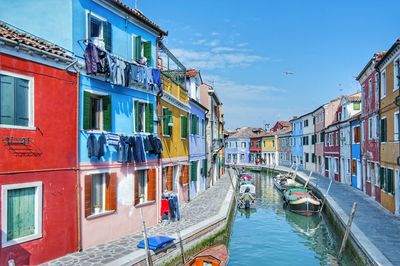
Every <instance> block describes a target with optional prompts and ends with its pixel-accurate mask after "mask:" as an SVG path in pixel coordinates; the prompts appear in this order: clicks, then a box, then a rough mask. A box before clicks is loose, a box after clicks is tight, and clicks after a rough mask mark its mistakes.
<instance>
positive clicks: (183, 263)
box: [177, 221, 185, 265]
mask: <svg viewBox="0 0 400 266" xmlns="http://www.w3.org/2000/svg"><path fill="white" fill-rule="evenodd" d="M179 225H180V221H178V226H177V234H178V239H179V246H180V249H181V258H182V265H185V253H184V250H183V243H182V237H181V231H180V229H179Z"/></svg>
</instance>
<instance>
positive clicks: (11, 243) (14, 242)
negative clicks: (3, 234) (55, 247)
mask: <svg viewBox="0 0 400 266" xmlns="http://www.w3.org/2000/svg"><path fill="white" fill-rule="evenodd" d="M39 238H42V233H38V234H34V235H29V236H24V237H20V238H17V239H13V240H9V241H7V242H6V241H4V242H3V243H2V244H1V247H2V248H5V247H10V246H14V245H18V244H21V243H24V242H28V241H32V240H35V239H39Z"/></svg>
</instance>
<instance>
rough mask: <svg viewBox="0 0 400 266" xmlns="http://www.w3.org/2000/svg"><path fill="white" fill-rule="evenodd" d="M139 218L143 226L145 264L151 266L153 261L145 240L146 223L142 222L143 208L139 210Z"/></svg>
mask: <svg viewBox="0 0 400 266" xmlns="http://www.w3.org/2000/svg"><path fill="white" fill-rule="evenodd" d="M140 216H141V217H142V224H143V238H144V249H145V250H146V264H147V266H153V261H152V260H151V255H150V251H149V243H148V240H147V230H146V223H145V222H144V218H143V208H141V209H140Z"/></svg>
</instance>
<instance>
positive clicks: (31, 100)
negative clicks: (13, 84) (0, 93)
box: [0, 70, 36, 130]
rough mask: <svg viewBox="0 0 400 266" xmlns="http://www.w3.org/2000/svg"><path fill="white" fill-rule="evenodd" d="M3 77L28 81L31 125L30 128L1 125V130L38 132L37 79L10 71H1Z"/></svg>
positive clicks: (29, 124)
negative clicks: (36, 115) (36, 126)
mask: <svg viewBox="0 0 400 266" xmlns="http://www.w3.org/2000/svg"><path fill="white" fill-rule="evenodd" d="M0 74H1V75H5V76H10V77H13V78H19V79H25V80H28V87H29V93H28V97H29V99H28V112H29V123H28V126H16V125H5V124H0V128H14V129H24V130H36V128H35V106H34V103H35V91H34V90H35V86H34V85H35V82H34V81H35V79H34V77H32V76H26V75H21V74H17V73H14V72H9V71H4V70H0Z"/></svg>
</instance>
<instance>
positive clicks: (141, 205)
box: [135, 200, 156, 208]
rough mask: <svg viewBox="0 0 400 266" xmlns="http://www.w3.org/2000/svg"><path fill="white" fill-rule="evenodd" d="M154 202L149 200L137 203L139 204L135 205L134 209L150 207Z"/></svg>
mask: <svg viewBox="0 0 400 266" xmlns="http://www.w3.org/2000/svg"><path fill="white" fill-rule="evenodd" d="M155 202H156V201H155V200H150V201H146V202H143V203H139V204H136V205H135V208H141V207H145V206H148V205H152V204H154V203H155Z"/></svg>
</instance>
